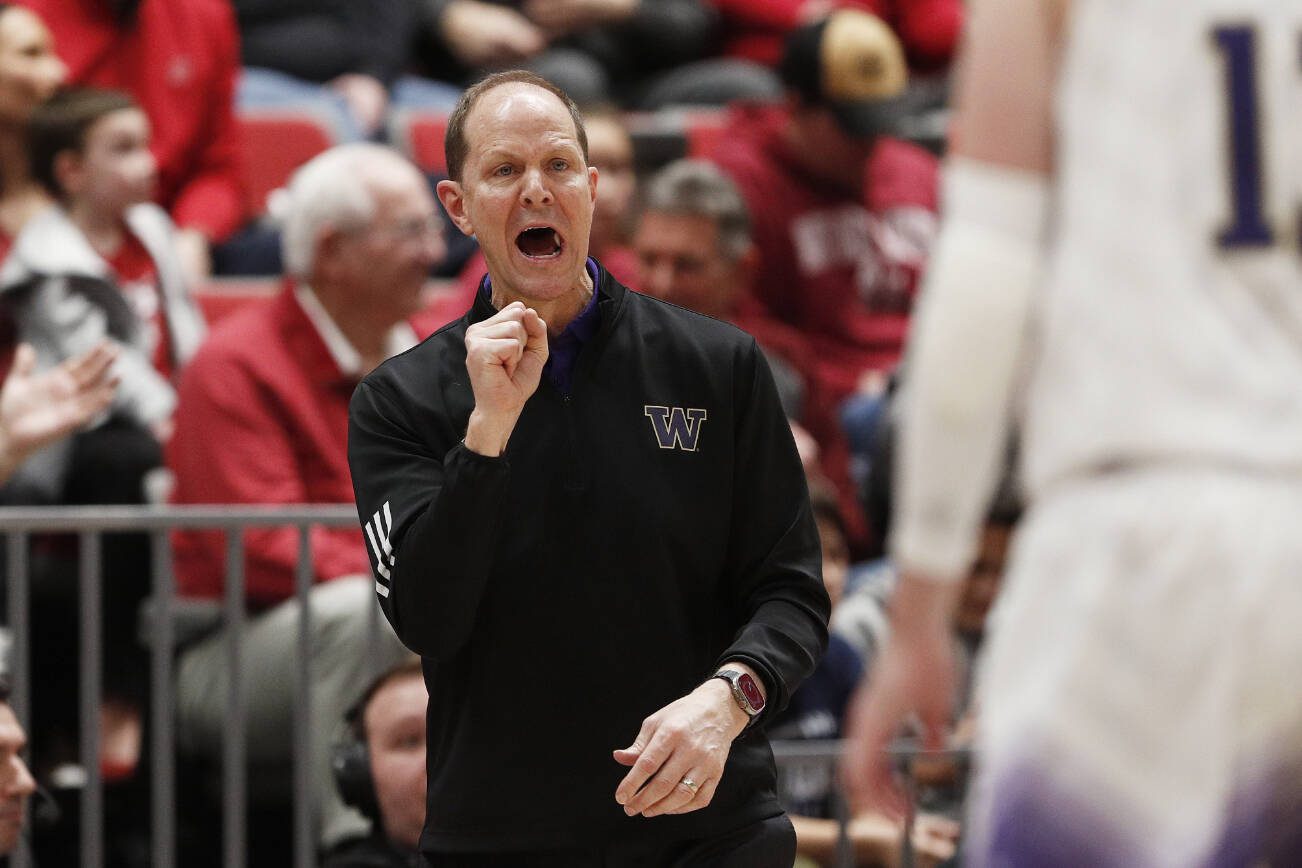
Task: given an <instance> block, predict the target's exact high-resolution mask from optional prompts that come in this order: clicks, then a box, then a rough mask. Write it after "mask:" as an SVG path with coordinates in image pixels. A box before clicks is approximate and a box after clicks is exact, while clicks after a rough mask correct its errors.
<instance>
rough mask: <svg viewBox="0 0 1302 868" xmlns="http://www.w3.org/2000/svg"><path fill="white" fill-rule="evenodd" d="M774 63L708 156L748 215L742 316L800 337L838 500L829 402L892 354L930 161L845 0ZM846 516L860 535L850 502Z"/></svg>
mask: <svg viewBox="0 0 1302 868" xmlns="http://www.w3.org/2000/svg"><path fill="white" fill-rule="evenodd" d="M780 72H781V74H782V78H783V80H784V82H785V83H786V87H787V96H786V99H785V102H784V104H783V105H781V106H774V107H744V108H741V109H738V110H737V111H736V113H735V115H734V117H733V118H732V120H731V121H730V123H729V126H728V129H727V130H726V131H725V134H724V138H723V141H722V143H721V145H720V146H719V148H718V150H717V151H716V154H715V156H714V159H715V161H716V162H717V163H718V164H719V165H720V166H721V167H722V168H723V169H724V171H726V172H727V173H728V174H729V175H731V176H732V178H733V179H734V180H735V181H736V182H737V185H738V187H739V188H740V189H741V192H742V195H743V197H744V198H745V199H746V201H747V204H748V205H749V207H750V212H751V216H752V219H753V220H754V234H755V241H756V246H757V248H758V250H759V252H760V264H759V269H758V276H757V280H756V282H755V285H754V295H753V298H752V301H753V302H754V304H755V305H756V307H755V315H756V317H757V318H758V319H759V320H761V321H765V322H777V323H779V324H783V325H786V326H788V327H791V328H794V329H795V330H796V331H797V332H798V333H799V334H800V336H801V338H802V339H803V340H802V342H803V344H804V348H805V349H804V351H803V352H801V353H799V354H798V357H799V358H800V359H803V360H804V361H803V364H804V369H803V371H802V373H804V375H805V378H806V382H807V383H808V386H809V393H808V398H807V407H806V412H805V414H804V419H805V422H806V424H807V427H808V428H809V430H810V432H811V433H812V434H813V435H814V437H815V438H816V439H817V440H818V441H819V444H820V445H821V446H822V449H823V466H824V469H825V471H826V472H827V475H828V476H829V478H831V479H832V481H833V482H835V483H836V484H837V486H838V488H839V489H840V491H841V493H842V497H843V502H844V503H845V504H846V505H847V506H849V505H850V504H852V503H853V501H854V498H853V492H852V491H851V490H850V483H849V475H848V470H847V451H846V448H845V443H844V436H843V435H842V434H841V432H840V430H839V426H838V423H837V410H838V407H839V405H840V403H841V402H842V401H843V400H844V399H845V398H846V397H848V396H849V395H852V394H854V393H856V392H859V391H863V390H876V389H880V387H881V385H882V383H883V382H884V373H885V372H887V371H889V370H890V369H891V368H892V367H893V366H894V365H895V363H896V362H897V361H898V359H899V357H900V354H901V352H902V349H903V345H904V339H905V335H906V332H907V329H908V324H909V314H910V312H911V310H912V307H913V296H914V291H915V287H916V283H917V279H918V276H919V274H920V273H921V271H922V269H923V267H924V265H925V262H926V256H927V252H928V250H929V248H930V246H931V242H932V239H933V237H934V236H935V231H936V181H937V161H936V159H935V157H933V156H932V155H931V154H930V153H928V152H927V151H925V150H923V149H922V148H919V147H917V146H914V145H912V144H909V143H907V142H904V141H902V140H900V139H897V138H893V137H892V136H891V135H889V133H890V131H891V130H893V129H894V128H895V126H896V125H897V124H898V121H899V116H900V113H901V111H902V110H903V106H904V100H903V92H904V88H905V84H906V79H907V67H906V64H905V60H904V52H903V50H902V49H901V47H900V43H899V40H898V39H897V38H896V37H895V35H894V34H893V33H892V32H891V30H890V28H889V27H887V26H886V25H885V23H883V22H882V21H881V20H880V19H878V18H875V17H873V16H871V15H869V14H867V13H865V12H861V11H858V10H850V9H844V10H840V11H837V12H834V13H833V14H832V15H831V16H829V17H828V18H825V19H823V20H821V21H818V22H816V23H813V24H810V25H806V26H804V27H802V28H800V29H798V30H796V31H795V32H794V33H793V34H792V36H791V38H790V39H789V40H788V42H787V47H786V53H785V55H784V57H783V61H782V65H781V68H780ZM846 518H847V522H848V523H849V525H850V529H851V536H852V539H853V540H855V541H856V543H862V542H863V541H864V534H865V529H864V527H863V523H862V521H861V520H860V518H859V516H858V514H857V512H855V511H852V510H847V515H846Z"/></svg>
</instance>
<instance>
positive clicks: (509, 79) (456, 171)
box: [443, 69, 588, 183]
mask: <svg viewBox="0 0 1302 868" xmlns="http://www.w3.org/2000/svg"><path fill="white" fill-rule="evenodd" d="M507 85H511V86H512V89H513V90H521V89H522V86H531V87H532V88H538V89H541V90H543V91H545V92H546V93H548V94H550V95H551V96H552V97H555V98H556V99H558V100H560V102H561V105H563V106H564V107H565V109H566V111H568V112H569V114H570V117H571V118H572V119H573V121H574V134H575V138H576V139H577V140H578V142H579V147H580V148H581V149H582V150H583V159H584V161H585V162H586V161H587V159H588V133H587V130H586V129H584V127H583V114H582V113H581V112H580V111H579V107H578V106H577V105H575V103H574V100H572V99H570V97H569V95H568V94H566V93H565V91H563V90H561V89H560V88H559V87H557V86H556V85H554V84H552V83H551V82H550V81H548V80H547V79H545V78H543V77H542V76H540V75H537V74H535V73H532V72H527V71H526V70H523V69H511V70H507V71H506V72H496V73H493V74H492V75H490V76H488V77H487V78H485V79H484V80H483V81H480V82H478V83H477V84H475V85H473V86H471V87H469V88H467V89H466V91H465V93H463V94H462V95H461V99H460V100H458V101H457V106H456V108H454V109H453V110H452V115H451V116H450V117H449V118H448V130H447V134H446V135H445V136H444V138H443V150H444V153H445V155H446V157H447V164H448V177H449V178H451V179H452V180H454V181H456V182H458V183H460V181H461V174H462V170H463V169H464V168H465V165H466V157H467V155H468V154H469V152H470V142H469V141H468V139H467V138H466V130H467V129H469V128H470V120H471V114H472V113H473V112H474V110H475V107H476V106H477V105H478V104H479V103H480V101H481V100H482V99H483V97H484V96H485V95H487V94H488V93H490V92H492V91H495V90H497V89H498V88H500V87H504V86H507Z"/></svg>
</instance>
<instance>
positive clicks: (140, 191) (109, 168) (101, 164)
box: [64, 108, 158, 214]
mask: <svg viewBox="0 0 1302 868" xmlns="http://www.w3.org/2000/svg"><path fill="white" fill-rule="evenodd" d="M70 157H71V159H70V160H69V163H68V165H69V170H68V171H67V172H66V173H65V175H64V183H65V186H66V187H67V189H68V192H69V193H70V194H72V195H74V196H76V197H78V198H81V199H84V200H86V201H87V202H91V203H93V204H94V207H95V208H96V209H97V210H98V211H100V212H101V213H105V214H119V213H121V212H122V211H124V210H125V209H126V208H128V207H130V206H131V205H138V204H140V203H141V202H148V201H149V200H150V199H151V198H152V197H153V195H154V186H155V184H157V182H158V163H157V162H156V161H155V160H154V155H153V154H152V153H150V151H149V119H148V118H146V117H145V113H144V112H142V111H140V109H134V108H128V109H121V110H120V111H115V112H109V113H108V114H106V115H104V117H102V118H100V119H99V120H98V121H96V122H95V123H94V124H92V125H91V127H90V129H89V130H87V131H86V144H85V146H84V147H83V148H82V152H81V154H80V155H77V154H70Z"/></svg>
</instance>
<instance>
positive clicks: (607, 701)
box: [349, 71, 828, 868]
mask: <svg viewBox="0 0 1302 868" xmlns="http://www.w3.org/2000/svg"><path fill="white" fill-rule="evenodd" d="M446 145H447V151H448V166H449V174H450V176H451V180H448V181H445V182H443V183H442V184H440V187H439V195H440V198H441V199H442V201H443V204H444V207H446V208H447V210H448V212H449V214H450V215H451V217H452V219H453V221H454V222H456V224H457V225H458V226H459V227H460V228H461V230H462V231H463V232H465V233H467V234H474V235H475V236H476V237H477V238H478V239H479V242H480V245H481V247H482V248H483V250H484V254H485V258H486V260H487V263H488V275H487V276H486V277H485V279H484V281H483V283H482V285H481V292H480V294H479V296H478V297H477V298H476V301H475V303H474V307H473V308H472V309H471V310H470V311H469V312H468V314H467V315H466V316H465V317H464V318H462V319H461V320H459V321H458V322H455V323H452V324H450V325H449V326H447V327H445V328H444V329H443V330H441V331H440V332H438V333H436V334H435V335H434V336H433V337H431V338H430V339H429V340H427V341H425V342H424V343H423V344H421V345H420V346H418V347H416V348H415V349H413V350H411V351H409V352H407V353H404V354H403V355H400V356H398V357H396V358H394V359H391V360H390V361H389V362H387V363H385V364H384V365H382V366H381V367H380V368H378V369H377V370H376V371H375V372H374V373H372V374H371V375H370V376H369V377H367V378H366V380H364V381H363V383H362V384H361V386H359V388H358V390H357V392H356V394H355V395H354V397H353V402H352V408H351V424H350V433H349V458H350V462H351V466H352V475H353V481H354V487H355V489H356V493H357V504H358V510H359V514H360V516H361V519H362V522H363V524H364V525H365V527H366V533H367V537H368V540H369V543H370V550H371V557H372V565H373V567H374V570H375V575H376V592H377V594H378V595H379V599H380V603H381V605H382V607H383V608H384V612H385V614H386V615H387V616H388V618H389V620H390V621H391V623H392V624H393V626H394V629H395V630H396V631H397V634H398V636H399V637H400V638H401V639H402V640H403V641H404V642H405V643H406V644H407V645H408V646H409V647H411V648H412V649H413V650H415V651H417V652H419V653H420V654H421V656H422V657H423V659H424V667H425V679H426V684H427V686H428V688H429V694H430V704H429V714H428V729H429V733H428V780H429V790H428V798H427V802H426V817H427V820H426V824H425V829H424V832H423V833H422V836H421V842H420V845H421V851H422V853H423V854H424V856H425V858H426V859H427V860H428V863H429V864H430V865H438V866H443V865H455V866H462V865H473V866H484V865H531V866H538V865H558V866H559V865H565V866H573V865H589V864H590V865H629V866H632V865H648V866H651V865H655V866H660V865H671V864H672V865H685V866H686V865H737V866H742V865H745V866H752V868H763V866H768V865H773V866H777V865H783V866H787V865H790V864H791V861H792V856H793V854H794V846H795V840H794V834H793V833H792V831H791V825H790V822H789V821H788V820H787V819H786V817H785V816H784V815H783V814H782V809H781V806H780V805H779V804H778V801H777V798H776V795H775V793H774V778H775V775H774V767H773V758H772V754H771V752H770V751H769V748H768V743H767V741H766V740H765V738H764V736H763V735H762V732H761V728H756V727H752V726H751V725H750V724H751V723H753V722H755V721H756V720H759V721H761V722H762V721H763V720H764V719H765V718H767V717H768V716H769V714H771V713H772V711H773V710H774V709H779V708H781V707H783V706H784V705H785V704H786V702H787V699H788V697H789V696H790V694H791V692H792V691H793V690H794V689H795V687H796V686H797V684H798V683H799V682H800V681H801V679H803V678H804V677H805V676H806V675H808V674H809V672H810V671H811V670H812V669H813V667H814V665H815V663H816V661H817V660H818V657H819V655H821V654H822V652H823V649H824V646H825V644H826V641H827V629H826V620H827V615H828V600H827V594H826V592H825V591H824V590H823V588H822V583H821V579H820V575H819V569H820V549H819V540H818V533H817V529H816V527H815V524H814V520H813V517H812V515H811V512H810V507H809V499H808V494H807V491H806V488H805V480H804V476H803V474H802V472H801V468H800V463H799V459H798V457H797V455H796V449H795V446H794V444H793V442H792V439H791V434H790V429H789V427H788V425H787V422H786V421H785V419H784V418H783V414H782V409H781V406H780V405H779V402H778V397H777V393H776V390H775V389H774V386H773V380H772V377H771V376H770V374H769V371H768V368H767V366H766V365H765V363H764V360H763V356H762V355H761V354H760V352H759V350H758V348H757V347H756V345H755V341H754V340H753V339H752V338H750V337H749V336H748V335H746V334H745V333H743V332H741V331H739V330H737V329H735V328H733V327H732V326H729V325H727V324H724V323H720V322H718V321H715V320H712V319H709V318H708V317H703V316H700V315H698V314H695V313H691V312H689V311H686V310H683V309H681V308H677V307H674V306H672V305H667V304H664V303H662V302H659V301H656V300H654V299H651V298H648V297H645V296H641V295H637V294H636V293H632V292H629V291H627V290H626V289H625V288H624V287H623V286H621V285H620V284H619V283H618V282H616V281H615V280H614V279H613V278H611V276H610V275H609V274H608V273H607V272H606V271H605V270H604V269H602V268H601V267H600V266H599V265H598V264H597V263H596V262H595V261H594V260H590V259H588V256H587V247H588V231H589V227H590V226H591V221H592V209H593V201H594V200H595V196H596V185H597V171H596V170H595V169H593V168H591V167H589V166H588V165H587V160H586V155H585V153H584V151H585V149H586V147H585V137H584V133H583V126H582V119H581V117H580V116H579V113H578V110H577V109H576V108H575V107H574V105H573V103H572V102H571V101H570V100H569V99H568V97H566V96H565V94H564V93H563V92H561V91H559V90H558V89H557V88H555V87H554V86H553V85H551V84H549V83H548V82H546V81H544V80H542V79H540V78H538V77H537V76H534V75H532V74H530V73H523V72H518V71H517V72H508V73H501V74H498V75H495V76H491V77H489V78H488V79H485V80H484V82H482V83H481V84H479V85H477V86H475V87H473V88H471V89H470V90H469V91H467V92H466V95H465V96H464V97H463V99H462V101H461V103H460V104H459V105H458V107H457V109H456V110H455V111H454V112H453V114H452V117H451V118H450V120H449V126H448V135H447V141H446ZM630 741H631V743H630ZM623 745H627V747H623ZM612 749H613V750H612ZM653 817H654V818H656V819H654V820H650V819H648V818H653Z"/></svg>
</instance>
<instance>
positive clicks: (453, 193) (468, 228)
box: [434, 180, 475, 236]
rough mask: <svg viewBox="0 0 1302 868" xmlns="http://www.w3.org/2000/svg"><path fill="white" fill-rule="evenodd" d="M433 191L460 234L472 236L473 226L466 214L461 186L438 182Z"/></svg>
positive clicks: (452, 182) (453, 182)
mask: <svg viewBox="0 0 1302 868" xmlns="http://www.w3.org/2000/svg"><path fill="white" fill-rule="evenodd" d="M434 190H435V192H437V193H438V197H439V201H440V202H442V203H443V209H444V210H445V211H447V212H448V216H449V217H451V218H452V222H453V223H455V224H456V225H457V228H458V229H460V230H461V232H462V234H463V235H470V236H473V235H474V234H475V226H474V224H473V223H471V222H470V217H469V215H467V214H466V194H465V191H464V190H462V189H461V185H460V184H458V183H457V182H456V181H450V180H445V181H439V182H438V186H436V187H435V188H434Z"/></svg>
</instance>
